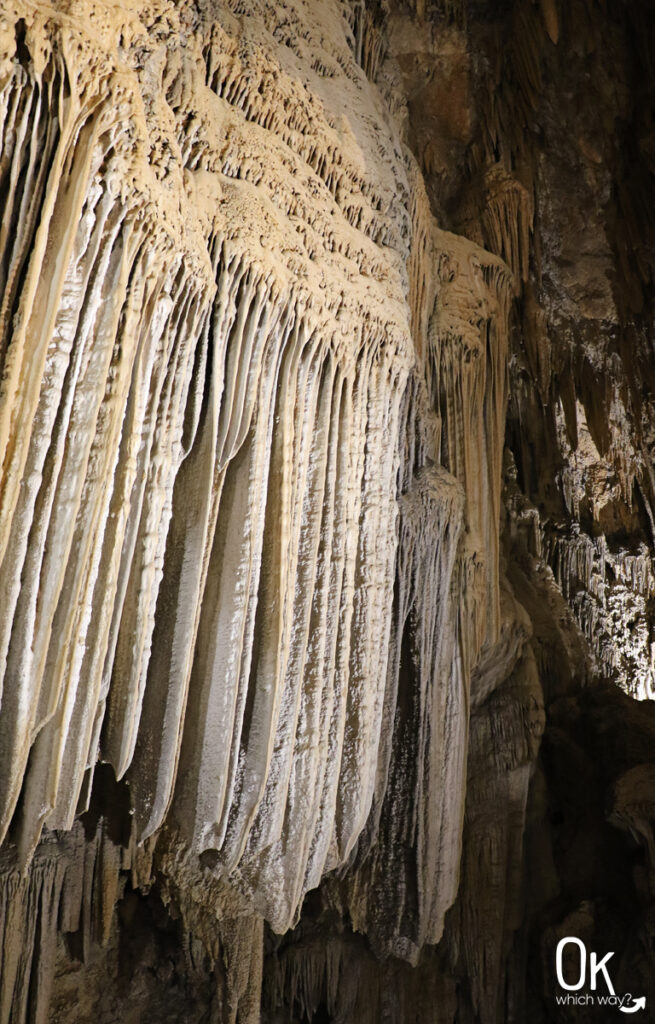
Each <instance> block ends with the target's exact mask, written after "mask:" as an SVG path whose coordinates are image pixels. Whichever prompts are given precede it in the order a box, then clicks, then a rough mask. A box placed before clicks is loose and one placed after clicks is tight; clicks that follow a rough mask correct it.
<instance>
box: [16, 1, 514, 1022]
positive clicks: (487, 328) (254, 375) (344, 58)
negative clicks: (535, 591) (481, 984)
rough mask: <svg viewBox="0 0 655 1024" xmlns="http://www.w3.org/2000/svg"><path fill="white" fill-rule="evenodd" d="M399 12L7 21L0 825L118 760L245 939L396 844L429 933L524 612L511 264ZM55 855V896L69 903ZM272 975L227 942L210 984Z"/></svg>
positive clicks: (263, 5)
mask: <svg viewBox="0 0 655 1024" xmlns="http://www.w3.org/2000/svg"><path fill="white" fill-rule="evenodd" d="M366 19H369V20H366ZM381 45H382V44H381V42H380V40H379V38H378V37H377V35H376V31H375V26H374V25H373V23H372V22H371V21H370V17H369V15H367V14H365V12H364V9H363V7H362V5H361V4H359V5H357V4H351V5H345V6H344V5H342V4H339V3H337V2H336V0H323V2H321V3H320V4H307V3H303V2H302V0H283V2H277V3H268V2H266V0H259V2H257V0H254V2H251V3H247V4H245V3H241V2H239V0H229V2H224V3H222V4H209V3H207V4H199V5H196V6H192V5H191V4H190V3H189V4H187V3H178V4H173V3H169V2H167V0H150V2H148V3H146V4H145V5H144V4H141V3H140V4H137V3H133V4H132V3H128V4H122V5H120V7H119V6H116V5H113V4H108V3H107V4H105V3H103V2H102V0H84V2H82V0H80V2H79V3H73V4H67V5H66V6H65V10H64V8H63V6H62V7H61V8H60V6H59V5H57V4H54V5H53V6H51V7H50V6H46V5H45V4H42V3H39V4H33V3H31V2H29V0H10V2H9V7H7V6H6V5H5V9H4V14H3V20H2V22H1V24H0V59H1V63H0V144H1V145H2V149H1V150H0V194H2V196H3V197H4V198H5V209H4V212H3V219H2V229H1V231H0V284H1V286H2V306H1V307H0V342H1V345H2V348H1V349H0V356H1V360H2V383H1V389H0V451H1V452H2V469H1V476H0V560H1V562H2V568H1V574H0V588H1V590H0V592H1V594H2V599H1V600H2V615H1V616H0V667H1V669H2V677H3V678H4V689H3V691H2V704H1V706H0V778H2V779H3V783H4V784H3V786H2V789H1V790H0V838H4V837H5V836H6V835H7V832H8V830H9V828H10V826H11V828H12V835H14V836H15V837H16V838H17V840H18V843H19V848H20V854H21V860H22V862H23V863H24V862H25V861H27V860H28V859H29V857H30V855H31V854H32V852H33V851H34V849H35V847H36V846H37V843H38V840H39V836H40V834H41V829H42V828H43V826H47V828H48V829H50V830H52V829H63V830H70V829H72V828H74V827H76V826H75V822H74V819H75V815H76V813H77V812H78V811H79V810H80V809H81V808H84V806H85V804H86V802H87V800H88V796H89V793H90V789H91V781H92V778H93V772H94V766H95V765H96V764H97V762H98V760H99V759H100V760H102V761H105V762H109V763H110V764H111V765H112V767H113V769H114V771H115V773H116V776H117V777H118V778H121V777H123V776H125V777H126V778H127V779H128V781H129V787H130V796H131V800H132V804H133V809H134V820H135V836H134V838H135V839H136V840H138V841H139V842H143V841H144V840H147V839H148V837H151V836H154V835H156V834H157V833H158V831H159V830H160V829H161V827H162V825H163V824H164V823H167V824H168V825H169V826H170V828H171V832H172V834H174V835H175V836H176V837H178V838H177V841H179V843H180V844H181V849H182V850H183V852H182V853H180V854H179V857H178V860H179V863H182V862H185V863H186V862H187V861H188V859H189V858H191V859H193V858H195V863H196V864H197V857H198V855H202V854H206V853H207V852H211V853H212V858H214V859H213V860H212V873H213V876H214V877H215V878H218V879H221V878H227V876H228V874H229V876H230V885H231V886H232V887H233V888H234V889H235V890H236V891H238V892H239V893H240V898H242V899H244V900H245V905H246V906H247V907H249V908H251V916H250V917H249V918H248V917H246V918H243V917H242V918H240V919H239V920H240V922H241V923H239V924H238V925H234V928H233V930H232V932H231V933H230V934H231V936H232V939H231V940H230V941H231V942H232V953H231V954H230V955H231V957H232V959H231V961H230V962H232V963H234V962H236V960H237V959H238V950H239V949H241V947H243V948H246V947H248V946H249V945H250V946H251V947H253V948H254V946H255V945H256V940H255V938H254V937H253V936H254V933H253V932H252V930H253V929H257V928H258V929H259V933H258V934H259V935H261V919H262V918H265V919H266V920H268V922H269V923H270V924H271V925H272V926H273V928H274V929H275V930H277V931H280V932H281V931H284V930H285V929H287V928H288V927H289V926H290V924H291V923H292V922H293V921H294V919H295V917H296V915H297V913H298V909H299V906H300V903H301V901H302V898H303V896H304V894H305V893H306V892H307V891H308V890H309V889H311V888H313V887H315V886H316V885H318V883H319V882H320V881H321V879H322V877H323V876H324V875H325V873H326V872H328V871H331V870H333V869H337V868H340V867H343V866H345V865H347V864H349V863H353V862H354V861H355V860H356V861H357V862H358V863H361V867H360V869H359V871H358V872H357V873H356V874H355V876H354V877H355V881H354V882H353V886H352V898H351V903H352V907H351V910H352V914H353V920H354V921H356V922H360V923H361V924H362V927H364V926H368V927H370V930H371V931H372V932H375V930H376V925H375V924H374V922H373V920H372V918H371V919H370V920H369V915H371V914H373V915H374V911H375V908H374V906H373V903H374V897H373V896H372V895H371V893H374V892H375V891H376V888H377V889H379V887H380V886H382V885H385V886H386V887H387V888H388V886H389V880H390V879H392V878H394V877H397V878H398V885H397V890H396V892H395V893H392V894H389V893H387V897H386V904H385V905H386V907H387V908H388V912H387V917H388V920H387V921H386V923H385V929H382V930H381V931H380V934H379V935H378V941H379V943H381V944H383V945H385V946H387V948H391V949H393V950H394V951H395V952H396V953H399V954H400V955H403V956H406V957H408V958H410V959H416V957H417V956H418V953H419V951H420V949H421V947H422V945H424V944H425V943H426V942H436V941H437V940H438V939H439V937H440V935H441V932H442V929H443V920H444V915H445V912H446V910H447V909H448V907H449V906H450V905H451V904H452V903H453V901H454V899H455V896H456V892H457V886H458V879H459V861H460V852H461V836H462V824H463V813H464V798H465V793H466V785H467V783H466V764H467V751H468V734H469V715H470V706H471V685H472V684H471V678H472V674H473V671H474V668H475V665H476V663H477V662H478V660H479V659H480V658H481V657H482V662H481V664H482V665H483V666H484V664H485V663H486V662H485V659H487V662H488V661H489V659H492V660H493V658H494V657H496V658H497V659H500V660H501V661H503V663H504V664H505V663H506V674H507V673H509V672H511V671H512V668H513V666H514V665H515V663H516V662H517V660H518V658H519V656H520V650H521V648H522V645H523V643H524V642H525V639H526V637H527V633H525V631H523V632H522V629H523V627H522V625H521V622H520V621H519V620H520V617H519V619H517V618H516V615H514V618H512V615H513V614H514V613H507V614H506V611H505V610H503V611H502V613H501V600H500V570H499V548H498V536H499V515H500V486H501V459H502V449H503V436H504V423H505V407H506V399H507V388H506V374H507V344H508V327H507V320H508V310H509V303H510V301H511V294H512V287H513V278H512V275H511V274H510V272H509V271H508V269H507V267H506V266H505V264H504V263H502V262H501V260H500V259H498V258H496V257H494V256H492V255H490V254H489V253H487V252H484V251H483V250H481V249H479V248H477V247H476V246H475V245H474V244H472V243H470V242H467V241H465V240H464V239H462V238H458V237H456V236H453V235H448V234H446V233H444V232H441V231H439V230H438V228H437V226H436V225H435V223H434V221H433V219H432V216H431V214H430V212H429V207H428V203H427V199H426V197H425V194H424V191H423V187H422V182H421V180H420V176H419V175H418V172H417V170H416V168H415V166H414V164H413V162H412V159H411V158H410V157H409V155H408V154H407V152H406V151H405V150H404V148H403V146H402V145H401V143H400V141H399V137H398V135H397V132H396V129H395V128H394V125H393V122H392V120H391V119H390V117H389V116H388V113H387V112H386V111H385V108H384V105H383V102H382V99H381V97H380V95H379V94H378V92H377V90H376V89H375V87H374V86H373V85H372V84H371V83H370V82H369V80H368V79H367V77H366V74H365V72H364V70H363V68H364V69H365V70H366V71H367V72H368V73H369V74H370V75H373V74H374V72H375V68H376V66H377V63H378V61H379V60H380V57H381V49H380V48H381ZM358 61H359V63H358ZM360 65H361V66H360ZM515 220H516V218H515ZM509 221H512V217H511V216H510V217H509ZM521 230H527V228H525V227H523V228H521ZM503 237H504V236H503ZM503 245H504V247H505V249H506V250H507V252H508V258H511V259H512V260H513V261H514V263H515V264H516V266H515V269H516V272H517V274H519V275H520V274H522V273H523V271H524V267H523V261H522V257H521V256H520V255H518V254H520V252H522V246H523V241H522V239H521V238H518V237H516V238H514V237H512V238H510V237H509V236H508V238H507V239H505V240H504V242H503ZM509 603H510V604H511V600H510V601H509ZM515 620H516V622H515ZM512 622H515V625H511V623H512ZM508 623H510V625H508ZM516 623H518V624H516ZM508 630H509V632H510V633H512V637H508ZM512 631H513V632H512ZM499 644H500V645H501V648H500V649H499V648H497V645H499ZM503 645H504V646H503ZM494 651H495V652H496V654H494ZM408 658H409V659H410V661H411V663H412V665H413V675H412V678H413V679H414V680H415V692H412V693H409V694H408V693H407V692H406V690H407V684H406V678H407V677H406V672H407V664H406V659H408ZM481 671H482V670H481ZM403 673H405V675H403ZM480 678H482V676H480ZM480 687H482V689H480V691H479V694H478V699H482V698H481V697H480V693H482V691H484V694H485V695H486V693H487V692H488V690H489V689H490V684H482V683H480ZM517 757H518V755H517ZM523 774H525V772H524V773H523ZM519 790H520V799H523V797H524V789H521V787H519ZM519 790H517V792H518V791H519ZM517 799H519V797H517ZM519 802H520V801H519ZM17 808H19V810H18V811H17ZM383 816H384V821H385V824H384V828H382V827H381V819H382V817H383ZM75 835H76V836H77V835H78V833H77V832H75ZM62 841H63V840H62ZM75 841H76V842H77V839H76V840H75ZM399 847H403V848H408V849H411V851H412V853H411V856H410V858H409V860H410V863H407V862H405V863H399V862H398V849H399ZM107 848H108V849H109V847H107ZM39 850H41V847H39ZM80 856H81V854H80ZM107 856H108V857H109V854H107ZM136 856H137V854H136V853H134V857H136ZM175 856H178V854H176V855H175ZM40 857H41V854H40V853H38V854H37V858H40ZM185 858H186V859H187V860H186V861H185ZM38 863H39V864H40V863H41V860H38ZM49 863H50V862H49V861H47V859H46V860H44V865H46V866H44V867H43V870H41V868H39V869H38V871H36V869H35V868H32V874H31V879H32V881H31V882H30V886H31V887H32V888H30V894H31V895H30V896H29V899H42V900H46V902H47V905H48V908H49V910H48V914H50V917H48V919H47V920H48V922H49V924H48V928H50V925H51V924H52V920H54V917H53V915H55V916H56V912H55V910H54V909H53V908H54V907H56V905H57V903H58V901H60V899H61V900H63V902H62V903H61V907H63V908H64V909H63V910H60V914H63V915H64V917H65V918H66V920H68V918H71V921H72V917H75V915H76V914H77V910H75V911H73V910H70V909H66V907H68V906H69V904H70V903H71V900H72V897H71V896H69V895H65V894H66V893H67V891H68V890H67V889H66V883H65V882H64V883H62V880H61V878H60V877H59V874H60V873H61V870H63V869H60V868H59V867H57V865H56V864H55V862H54V860H53V862H52V865H51V867H47V864H49ZM103 863H104V862H103ZM107 864H109V860H108V861H107ZM71 870H73V869H71ZM103 870H104V869H103ZM117 870H118V869H117V868H116V871H117ZM35 871H36V873H35ZM58 872H59V874H58ZM114 874H116V872H114ZM41 875H43V879H44V880H43V882H42V883H41V882H38V879H40V878H41ZM106 875H107V877H106V878H105V881H104V882H103V883H102V885H103V893H104V896H103V899H104V900H105V903H106V907H105V916H106V914H108V913H110V910H109V904H110V903H111V902H112V900H113V898H114V896H115V888H116V882H115V881H114V882H113V883H112V882H111V881H110V875H111V870H110V868H108V869H107V872H106ZM37 883H38V885H42V890H40V891H41V895H38V894H36V890H35V891H34V893H33V892H32V889H33V888H34V887H35V886H37ZM17 884H18V883H17ZM21 884H23V883H21ZM62 885H63V888H62ZM112 885H113V887H114V888H113V889H112ZM189 885H191V881H190V882H189ZM365 885H366V886H369V889H368V896H367V898H366V899H364V898H363V896H362V888H363V887H364V886H365ZM46 887H47V892H46ZM415 891H416V893H417V897H416V900H417V908H416V914H415V918H412V915H410V914H408V913H404V908H405V904H406V901H407V900H410V899H411V900H413V899H414V896H412V895H411V894H412V893H414V892H415ZM61 894H64V895H61ZM107 894H109V895H107ZM64 897H65V898H64ZM26 898H28V897H26ZM76 898H77V897H76ZM86 899H87V898H86V897H85V900H86ZM89 899H90V897H89ZM78 902H79V901H78ZM82 903H83V904H84V906H87V903H88V900H87V902H84V900H83V901H82ZM21 905H23V904H21ZM104 905H105V904H103V906H104ZM76 906H77V904H76ZM21 912H22V911H21ZM85 912H86V911H85ZM216 913H218V910H216ZM66 915H68V916H66ZM28 917H29V915H28ZM410 918H411V920H410ZM26 920H28V918H26ZM76 920H77V918H76ZM103 920H104V919H103ZM244 922H245V923H244ZM5 927H7V926H6V925H5ZM21 927H22V926H21ZM26 927H27V925H26ZM30 927H32V926H31V925H30ZM103 927H104V926H103ZM217 927H218V926H217ZM71 928H72V925H71ZM244 928H245V931H244ZM248 929H250V930H248ZM101 930H102V929H101ZM251 933H252V934H251ZM48 934H49V933H48ZM226 934H227V932H226ZM41 941H42V943H43V941H45V940H43V939H42V940H41ZM217 941H218V940H217ZM259 941H260V940H259ZM48 942H50V940H47V943H48ZM47 943H46V945H47ZM260 945H261V941H260ZM28 946H29V948H30V949H32V948H33V943H32V942H31V940H30V942H27V945H26V946H25V949H27V948H28ZM217 949H218V947H217ZM43 955H44V956H45V957H46V958H47V957H48V956H50V957H51V956H52V950H51V947H50V946H48V950H47V951H46V953H45V954H43ZM216 955H218V953H217V954H216ZM30 956H31V953H30ZM39 957H40V954H39ZM39 964H41V960H40V959H39ZM38 969H39V970H41V969H42V968H41V966H39V968H38ZM45 969H46V968H45V967H44V968H43V970H45ZM244 971H245V974H244V973H243V972H244ZM21 972H22V973H21ZM26 972H27V973H26ZM258 972H259V974H258ZM29 973H30V972H29V968H28V966H26V965H23V966H20V970H19V968H18V967H16V965H13V964H10V966H9V967H5V968H3V970H2V974H1V975H0V978H1V979H2V980H1V981H0V992H1V993H2V995H1V999H2V1002H1V1003H0V1022H4V1021H6V1020H8V1014H9V1013H10V1007H11V1003H12V1000H13V999H14V992H16V993H18V987H20V986H21V985H22V986H23V988H24V986H25V985H27V984H28V982H29ZM260 973H261V963H259V965H258V964H257V963H256V962H255V961H253V963H252V964H251V965H250V966H249V967H248V969H247V971H246V969H245V968H243V970H241V973H240V974H239V975H238V977H237V976H236V975H235V977H234V978H232V977H231V975H230V971H229V970H228V976H227V982H226V984H227V986H228V989H229V992H228V994H227V995H225V999H227V1003H228V1004H229V1007H228V1009H227V1010H226V1011H225V1012H226V1014H227V1016H226V1018H225V1019H226V1020H227V1019H230V1020H231V1019H235V1020H236V1013H237V1009H236V1008H237V1006H239V1007H240V1009H239V1013H240V1014H241V1015H242V1016H240V1017H239V1019H240V1020H241V1019H255V1018H256V1014H257V1003H256V1001H254V996H253V992H254V991H255V989H256V986H257V977H258V976H259V975H260ZM19 975H20V979H19ZM25 977H27V979H28V981H25ZM7 979H10V980H9V981H7ZM14 979H19V980H16V981H14ZM17 986H18V987H17ZM21 991H22V990H21ZM25 991H27V990H25ZM25 998H27V997H26V996H25V993H23V995H20V994H17V995H16V999H18V1001H19V1003H20V1005H21V1006H24V1005H25ZM226 1005H227V1004H226ZM244 1007H246V1008H245V1009H244ZM38 1013H40V1014H41V1017H39V1016H38V1014H37V1017H36V1018H35V1019H39V1020H40V1019H45V1018H44V1017H43V1011H42V1010H39V1011H38ZM17 1019H18V1018H17ZM21 1019H22V1018H21Z"/></svg>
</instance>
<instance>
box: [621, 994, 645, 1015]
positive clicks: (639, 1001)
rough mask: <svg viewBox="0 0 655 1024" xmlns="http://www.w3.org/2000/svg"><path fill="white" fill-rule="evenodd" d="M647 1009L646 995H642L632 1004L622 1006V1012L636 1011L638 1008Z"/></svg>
mask: <svg viewBox="0 0 655 1024" xmlns="http://www.w3.org/2000/svg"><path fill="white" fill-rule="evenodd" d="M645 1009H646V996H640V998H639V999H635V1001H634V1003H633V1004H632V1006H622V1007H621V1013H636V1012H637V1010H645Z"/></svg>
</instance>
